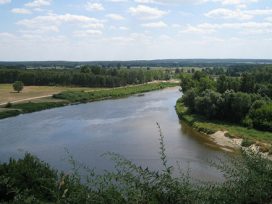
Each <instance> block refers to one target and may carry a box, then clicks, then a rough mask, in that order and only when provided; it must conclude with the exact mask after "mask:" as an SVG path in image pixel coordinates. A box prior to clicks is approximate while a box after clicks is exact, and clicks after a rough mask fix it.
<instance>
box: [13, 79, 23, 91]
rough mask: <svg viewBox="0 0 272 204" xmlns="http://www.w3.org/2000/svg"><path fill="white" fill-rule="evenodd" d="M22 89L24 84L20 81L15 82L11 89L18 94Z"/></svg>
mask: <svg viewBox="0 0 272 204" xmlns="http://www.w3.org/2000/svg"><path fill="white" fill-rule="evenodd" d="M23 88H24V83H23V82H22V81H15V82H14V83H13V89H14V91H17V92H18V93H19V92H20V91H22V90H23Z"/></svg>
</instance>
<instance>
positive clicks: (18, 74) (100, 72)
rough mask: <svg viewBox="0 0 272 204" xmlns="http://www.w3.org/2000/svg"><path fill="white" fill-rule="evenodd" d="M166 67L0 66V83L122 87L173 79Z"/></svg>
mask: <svg viewBox="0 0 272 204" xmlns="http://www.w3.org/2000/svg"><path fill="white" fill-rule="evenodd" d="M169 77H170V74H169V73H168V71H167V70H164V69H150V70H147V69H106V68H102V67H100V66H94V65H93V66H88V65H86V66H83V67H81V68H80V69H71V70H69V69H62V70H56V69H48V70H45V69H44V70H43V69H41V70H40V69H34V70H25V69H0V83H13V82H14V81H22V82H23V83H24V84H25V85H40V86H44V85H47V86H48V85H62V86H72V85H76V86H85V87H120V86H125V85H129V84H140V83H146V82H150V81H153V80H165V79H169Z"/></svg>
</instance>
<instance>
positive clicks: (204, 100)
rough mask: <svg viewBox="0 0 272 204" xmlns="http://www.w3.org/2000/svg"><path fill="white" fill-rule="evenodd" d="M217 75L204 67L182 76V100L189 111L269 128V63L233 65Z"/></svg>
mask: <svg viewBox="0 0 272 204" xmlns="http://www.w3.org/2000/svg"><path fill="white" fill-rule="evenodd" d="M221 71H222V70H221ZM217 74H218V70H215V72H213V70H211V69H208V70H207V69H205V70H202V71H196V72H195V73H193V74H187V73H186V74H182V75H181V86H182V90H183V92H184V95H183V97H182V101H183V103H184V104H185V106H187V107H188V109H189V111H190V112H191V113H195V114H199V115H202V116H204V117H206V118H208V119H213V120H221V121H226V122H233V123H236V124H237V123H239V124H241V125H244V126H246V127H249V128H255V129H259V130H266V131H272V100H271V99H272V66H269V65H263V66H257V67H255V68H254V66H233V67H229V68H227V69H224V70H223V73H221V74H220V75H217Z"/></svg>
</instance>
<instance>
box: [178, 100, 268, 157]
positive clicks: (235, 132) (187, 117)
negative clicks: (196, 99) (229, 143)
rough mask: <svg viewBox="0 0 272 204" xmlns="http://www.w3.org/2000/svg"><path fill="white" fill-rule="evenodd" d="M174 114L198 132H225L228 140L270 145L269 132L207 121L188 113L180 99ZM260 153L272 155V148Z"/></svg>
mask: <svg viewBox="0 0 272 204" xmlns="http://www.w3.org/2000/svg"><path fill="white" fill-rule="evenodd" d="M176 112H177V114H178V116H179V118H180V119H181V120H183V121H185V122H186V123H188V124H189V125H190V126H192V127H193V128H194V129H196V130H198V131H199V132H202V133H205V134H213V133H215V132H217V131H227V133H226V136H227V137H230V138H242V139H243V140H244V141H245V142H248V143H249V142H250V143H251V144H253V143H255V142H264V143H268V144H272V133H271V132H268V131H260V130H255V129H250V128H247V127H243V126H241V125H237V124H235V123H227V122H224V121H220V120H209V119H207V118H205V117H203V116H201V115H198V114H192V113H190V112H189V111H188V108H187V107H186V106H185V105H184V104H183V102H182V100H181V99H179V100H178V101H177V103H176ZM243 146H245V145H243ZM262 152H269V153H271V154H272V148H265V149H262Z"/></svg>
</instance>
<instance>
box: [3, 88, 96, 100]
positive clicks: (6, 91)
mask: <svg viewBox="0 0 272 204" xmlns="http://www.w3.org/2000/svg"><path fill="white" fill-rule="evenodd" d="M100 89H101V88H84V87H61V86H25V87H24V89H23V91H22V92H21V93H17V92H14V90H13V87H12V84H0V104H2V103H8V102H12V101H18V100H23V99H28V98H34V97H42V96H48V95H53V94H57V93H60V92H63V91H82V90H83V91H94V90H100ZM35 100H36V99H35ZM37 100H39V101H40V99H37ZM46 100H49V99H46Z"/></svg>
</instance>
